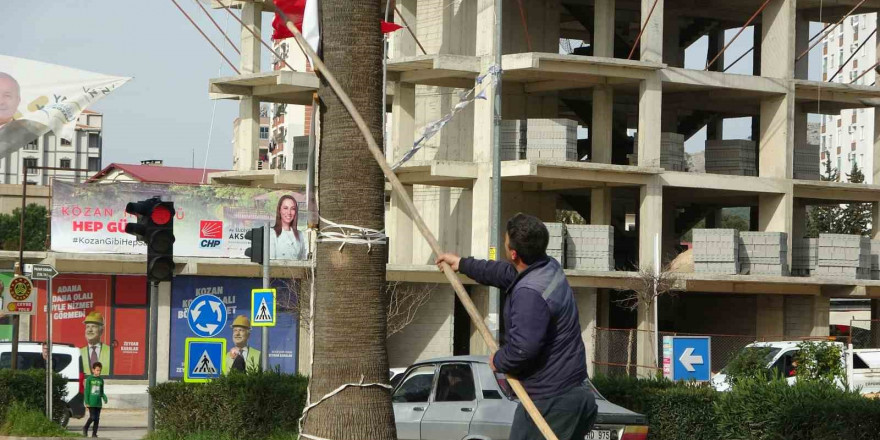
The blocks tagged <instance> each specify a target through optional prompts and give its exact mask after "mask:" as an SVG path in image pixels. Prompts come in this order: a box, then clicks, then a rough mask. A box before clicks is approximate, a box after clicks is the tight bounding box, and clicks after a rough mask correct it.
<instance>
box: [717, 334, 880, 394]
mask: <svg viewBox="0 0 880 440" xmlns="http://www.w3.org/2000/svg"><path fill="white" fill-rule="evenodd" d="M803 342H808V343H819V341H776V342H754V343H751V344H749V345H747V346H746V347H745V348H743V351H746V350H766V352H767V354H766V357H765V360H766V362H767V370H768V372H769V373H770V374H771V375H774V376H778V377H783V378H785V380H786V381H788V383H790V384H791V383H794V382H795V379H796V378H795V374H794V370H795V366H794V365H793V361H794V359H795V356H796V355H797V352H798V350H799V349H798V345H800V344H802V343H803ZM830 343H831V344H834V345H836V346H838V347H839V348H840V352H841V357H840V363H841V366H842V367H843V371H844V372H846V377H847V382H848V383H849V385H850V388H852V389H859V390H860V391H861V393H862V394H867V395H875V394H878V393H880V349H878V348H863V349H853V348H851V347H846V346H845V345H844V344H843V343H841V342H830ZM711 383H712V386H713V387H714V388H715V389H716V390H718V391H728V390H730V383H729V382H728V380H727V374H726V373H725V371H724V370H722V371H721V372H720V373H718V374H716V375H715V376H713V377H712V382H711ZM839 385H840V386H841V387H843V386H844V385H843V383H840V384H839Z"/></svg>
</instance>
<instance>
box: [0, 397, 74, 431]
mask: <svg viewBox="0 0 880 440" xmlns="http://www.w3.org/2000/svg"><path fill="white" fill-rule="evenodd" d="M0 435H13V436H24V437H80V435H78V434H75V433H72V432H69V431H67V430H66V429H64V428H62V427H61V426H60V425H58V424H57V423H55V422H53V421H51V420H49V419H48V418H46V416H45V415H44V414H43V413H42V412H41V411H38V410H35V409H32V408H29V407H27V406H26V405H24V404H22V403H19V402H13V403H12V405H10V407H9V409H8V410H7V411H6V417H5V420H4V422H3V425H2V426H0Z"/></svg>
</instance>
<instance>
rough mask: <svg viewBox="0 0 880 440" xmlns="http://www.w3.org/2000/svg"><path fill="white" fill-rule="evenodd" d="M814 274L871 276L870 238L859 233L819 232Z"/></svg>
mask: <svg viewBox="0 0 880 440" xmlns="http://www.w3.org/2000/svg"><path fill="white" fill-rule="evenodd" d="M815 275H816V276H820V277H829V278H847V279H870V278H871V240H870V239H868V238H867V237H862V236H860V235H848V234H819V264H818V266H817V267H816V273H815Z"/></svg>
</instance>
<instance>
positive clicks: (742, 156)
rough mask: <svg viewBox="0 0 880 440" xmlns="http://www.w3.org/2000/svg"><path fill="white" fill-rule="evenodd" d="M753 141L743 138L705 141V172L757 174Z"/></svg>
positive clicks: (735, 174)
mask: <svg viewBox="0 0 880 440" xmlns="http://www.w3.org/2000/svg"><path fill="white" fill-rule="evenodd" d="M756 159H757V158H756V155H755V143H754V142H752V141H749V140H744V139H728V140H723V141H717V140H707V141H706V172H707V173H712V174H727V175H732V176H757V175H758V167H757V160H756Z"/></svg>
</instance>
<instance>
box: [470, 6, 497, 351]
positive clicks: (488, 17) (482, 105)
mask: <svg viewBox="0 0 880 440" xmlns="http://www.w3.org/2000/svg"><path fill="white" fill-rule="evenodd" d="M478 9H479V11H480V12H479V14H478V15H477V41H476V54H477V56H479V57H482V58H481V63H480V72H481V74H484V73H486V72H488V69H489V67H490V66H492V64H493V63H494V59H493V55H492V54H493V50H494V45H495V1H494V0H479V4H478ZM494 104H495V94H494V93H486V99H478V100H477V101H476V102H475V103H474V147H473V161H474V162H475V163H476V164H477V179H476V180H475V181H474V186H473V189H472V192H473V205H472V210H471V254H472V255H473V256H474V257H477V258H487V257H488V255H489V231H490V226H491V225H490V223H489V222H490V221H491V218H490V217H491V216H490V215H488V213H489V211H490V208H491V204H492V162H491V161H492V123H493V120H494V113H493V110H492V109H493V106H494ZM472 347H473V345H472Z"/></svg>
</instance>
